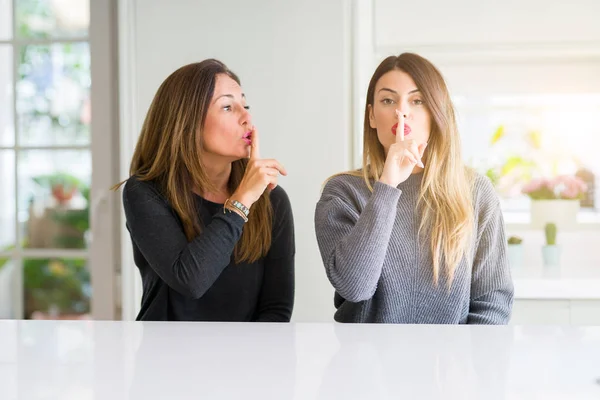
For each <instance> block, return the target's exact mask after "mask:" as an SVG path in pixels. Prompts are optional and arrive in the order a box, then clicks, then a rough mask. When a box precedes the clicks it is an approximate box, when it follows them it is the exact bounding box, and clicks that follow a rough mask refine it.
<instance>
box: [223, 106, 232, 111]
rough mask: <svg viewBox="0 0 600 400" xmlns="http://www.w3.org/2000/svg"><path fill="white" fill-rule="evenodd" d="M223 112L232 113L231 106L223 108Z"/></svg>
mask: <svg viewBox="0 0 600 400" xmlns="http://www.w3.org/2000/svg"><path fill="white" fill-rule="evenodd" d="M223 110H225V111H231V106H223Z"/></svg>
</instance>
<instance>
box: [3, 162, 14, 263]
mask: <svg viewBox="0 0 600 400" xmlns="http://www.w3.org/2000/svg"><path fill="white" fill-rule="evenodd" d="M0 188H2V195H1V196H0V252H3V251H10V250H12V249H13V248H14V246H15V228H16V226H15V223H16V219H15V201H16V199H15V197H16V196H15V152H14V150H0Z"/></svg>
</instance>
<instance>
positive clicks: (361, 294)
mask: <svg viewBox="0 0 600 400" xmlns="http://www.w3.org/2000/svg"><path fill="white" fill-rule="evenodd" d="M352 190H353V188H352V187H351V186H350V184H349V183H347V182H344V181H342V180H339V179H335V178H334V179H332V180H330V181H329V182H328V183H327V185H326V186H325V188H324V189H323V193H322V195H321V199H320V200H319V201H318V203H317V206H316V211H315V230H316V236H317V242H318V245H319V250H320V252H321V258H322V260H323V264H324V266H325V271H326V273H327V277H328V278H329V281H330V282H331V284H332V285H333V287H334V288H335V290H336V291H337V292H338V293H339V294H340V296H342V297H343V298H344V299H346V300H347V301H350V302H354V303H356V302H360V301H365V300H368V299H370V298H371V297H373V295H374V293H375V290H376V289H377V283H378V281H379V278H380V276H381V270H382V267H383V262H384V259H385V254H386V251H387V247H388V242H389V240H390V236H391V232H392V228H393V226H394V220H395V216H396V209H397V206H398V199H399V198H400V195H401V191H400V190H399V189H397V188H394V187H391V186H389V185H386V184H383V183H380V182H376V183H375V185H374V187H373V193H372V195H371V196H370V198H369V199H368V201H367V203H366V205H365V206H364V209H363V210H362V211H361V212H359V210H358V209H357V207H356V206H353V203H355V202H353V201H352V194H351V193H352Z"/></svg>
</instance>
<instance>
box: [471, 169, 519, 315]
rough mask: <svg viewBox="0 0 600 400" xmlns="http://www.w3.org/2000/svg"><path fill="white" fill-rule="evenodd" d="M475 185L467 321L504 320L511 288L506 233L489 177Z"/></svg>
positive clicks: (507, 310)
mask: <svg viewBox="0 0 600 400" xmlns="http://www.w3.org/2000/svg"><path fill="white" fill-rule="evenodd" d="M478 186H479V196H478V200H477V201H478V202H479V209H480V217H479V228H478V232H480V234H479V239H478V241H477V247H476V252H475V258H474V263H473V270H472V279H471V300H470V307H469V316H468V320H467V323H469V324H490V325H502V324H507V323H508V322H509V320H510V316H511V311H512V304H513V297H514V288H513V282H512V277H511V273H510V268H509V265H508V258H507V243H506V234H505V232H504V219H503V216H502V211H501V208H500V202H499V200H498V197H497V195H496V193H495V191H494V188H493V187H492V185H491V183H490V182H489V180H487V179H485V178H483V177H482V178H481V179H480V180H479V182H478Z"/></svg>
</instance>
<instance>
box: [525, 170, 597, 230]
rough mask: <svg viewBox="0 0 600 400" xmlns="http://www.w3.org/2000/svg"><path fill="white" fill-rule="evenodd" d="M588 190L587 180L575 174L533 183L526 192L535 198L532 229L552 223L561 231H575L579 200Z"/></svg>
mask: <svg viewBox="0 0 600 400" xmlns="http://www.w3.org/2000/svg"><path fill="white" fill-rule="evenodd" d="M586 190H587V186H586V184H585V183H584V182H583V180H581V179H580V178H578V177H576V176H573V175H561V176H557V177H554V178H550V179H547V178H537V179H533V180H531V181H529V183H527V184H526V185H525V186H524V187H523V190H522V191H523V193H524V194H526V195H527V196H529V198H530V199H531V226H532V228H538V229H539V228H542V227H544V226H545V224H546V223H548V222H552V223H554V224H555V225H556V227H557V228H559V229H569V228H573V227H574V226H575V225H576V223H577V213H578V212H579V201H580V199H581V197H582V196H583V194H584V193H585V191H586Z"/></svg>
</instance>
